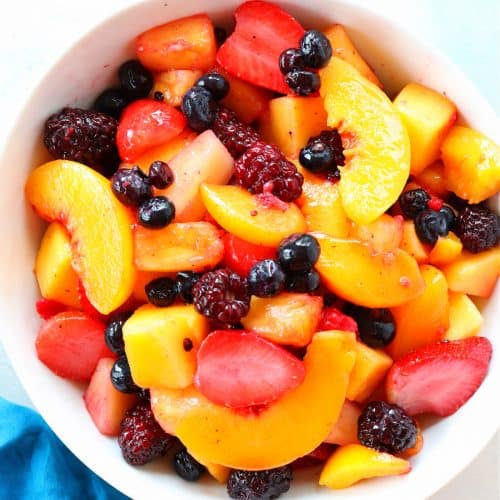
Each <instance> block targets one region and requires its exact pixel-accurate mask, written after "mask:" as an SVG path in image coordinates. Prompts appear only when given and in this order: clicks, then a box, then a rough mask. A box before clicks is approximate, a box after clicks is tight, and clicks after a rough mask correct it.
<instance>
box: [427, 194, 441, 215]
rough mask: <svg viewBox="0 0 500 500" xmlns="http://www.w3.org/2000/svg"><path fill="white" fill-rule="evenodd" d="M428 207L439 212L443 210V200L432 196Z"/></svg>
mask: <svg viewBox="0 0 500 500" xmlns="http://www.w3.org/2000/svg"><path fill="white" fill-rule="evenodd" d="M427 206H428V207H429V208H430V209H431V210H435V211H436V212H438V211H439V210H441V208H443V200H442V199H441V198H438V197H437V196H431V199H430V200H429V201H428V202H427Z"/></svg>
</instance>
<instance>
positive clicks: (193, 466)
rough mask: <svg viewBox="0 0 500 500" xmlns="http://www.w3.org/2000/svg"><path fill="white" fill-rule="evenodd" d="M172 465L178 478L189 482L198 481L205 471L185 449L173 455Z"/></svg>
mask: <svg viewBox="0 0 500 500" xmlns="http://www.w3.org/2000/svg"><path fill="white" fill-rule="evenodd" d="M173 465H174V469H175V472H176V473H177V475H178V476H179V477H182V479H184V480H185V481H191V482H192V481H198V479H200V477H201V476H202V475H203V473H204V472H205V470H206V469H205V466H203V465H201V464H200V463H199V462H198V461H197V460H196V459H195V458H194V457H192V456H191V455H190V454H189V453H188V451H187V450H186V449H185V448H184V449H182V450H180V451H178V452H177V453H176V454H175V455H174V460H173Z"/></svg>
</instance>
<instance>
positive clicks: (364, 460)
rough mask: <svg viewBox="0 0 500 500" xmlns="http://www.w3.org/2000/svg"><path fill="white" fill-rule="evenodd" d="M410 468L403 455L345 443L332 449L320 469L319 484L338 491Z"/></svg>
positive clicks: (404, 471) (402, 472) (406, 470)
mask: <svg viewBox="0 0 500 500" xmlns="http://www.w3.org/2000/svg"><path fill="white" fill-rule="evenodd" d="M410 470H411V466H410V462H408V461H407V460H405V459H403V458H398V457H395V456H393V455H390V454H389V453H384V452H381V451H377V450H374V449H372V448H367V447H366V446H363V445H361V444H348V445H345V446H341V447H340V448H338V449H337V450H335V451H334V452H333V454H332V456H331V457H330V458H329V459H328V461H327V462H326V464H325V466H324V467H323V470H322V471H321V476H320V478H319V484H320V485H321V486H328V487H329V488H333V489H336V490H337V489H342V488H348V487H349V486H352V485H353V484H355V483H357V482H358V481H361V480H362V479H368V478H371V477H380V476H392V475H396V474H406V473H407V472H410Z"/></svg>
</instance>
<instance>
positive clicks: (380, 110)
mask: <svg viewBox="0 0 500 500" xmlns="http://www.w3.org/2000/svg"><path fill="white" fill-rule="evenodd" d="M320 74H321V88H320V94H321V96H322V97H323V98H324V100H325V109H326V112H327V114H328V120H327V123H328V126H329V127H332V128H337V129H338V130H339V133H340V135H341V137H342V144H343V146H344V156H345V165H344V166H343V167H340V172H341V173H340V182H339V186H340V195H341V197H342V204H343V205H344V210H345V211H346V214H347V216H348V217H349V218H350V219H351V220H353V221H354V222H356V223H358V224H369V223H370V222H373V221H374V220H375V219H377V218H378V217H380V216H381V215H382V214H383V213H384V212H385V211H386V210H387V209H388V208H389V207H390V206H392V205H393V204H394V203H395V202H396V201H397V199H398V197H399V195H400V194H401V192H402V191H403V188H404V186H405V183H406V181H407V180H408V175H409V173H410V141H409V139H408V133H407V132H406V129H405V128H404V126H403V124H402V122H401V118H400V117H399V115H398V113H397V111H396V110H395V108H394V107H393V105H392V103H391V101H390V100H389V98H388V97H387V96H386V95H385V94H384V92H383V91H382V90H380V89H379V88H378V87H377V86H376V85H374V84H373V83H372V82H370V81H369V80H367V79H366V78H364V77H363V76H362V75H361V74H360V73H358V71H357V70H356V69H355V68H353V67H352V66H351V65H350V64H348V63H346V62H345V61H343V60H342V59H339V58H338V57H332V58H331V59H330V62H329V63H328V66H327V67H326V68H325V69H323V70H321V71H320Z"/></svg>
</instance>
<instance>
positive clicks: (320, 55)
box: [299, 30, 332, 69]
mask: <svg viewBox="0 0 500 500" xmlns="http://www.w3.org/2000/svg"><path fill="white" fill-rule="evenodd" d="M299 47H300V51H301V52H302V55H303V56H304V61H305V63H306V66H308V67H309V68H315V69H318V68H322V67H323V66H326V65H327V64H328V61H329V60H330V58H331V57H332V46H331V44H330V40H328V38H327V37H326V36H325V35H323V33H321V31H318V30H309V31H306V32H305V34H304V36H303V37H302V39H301V40H300V42H299Z"/></svg>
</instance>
